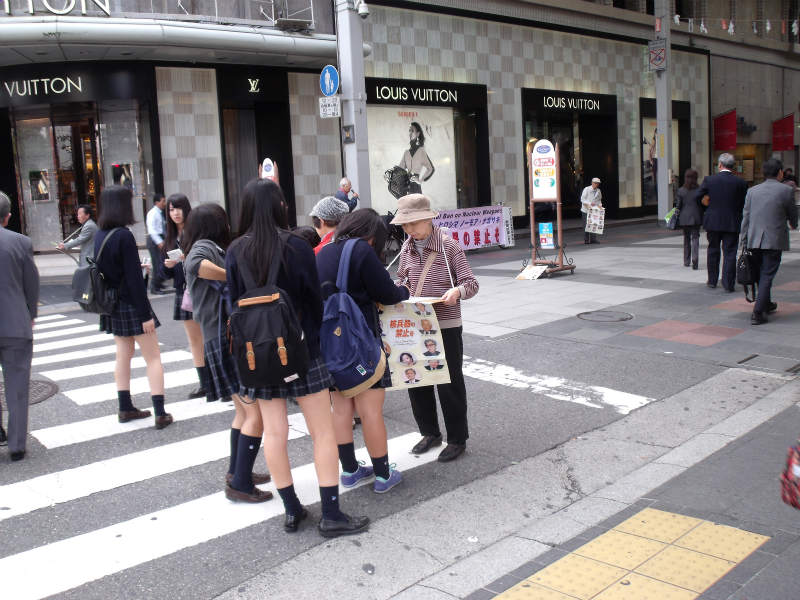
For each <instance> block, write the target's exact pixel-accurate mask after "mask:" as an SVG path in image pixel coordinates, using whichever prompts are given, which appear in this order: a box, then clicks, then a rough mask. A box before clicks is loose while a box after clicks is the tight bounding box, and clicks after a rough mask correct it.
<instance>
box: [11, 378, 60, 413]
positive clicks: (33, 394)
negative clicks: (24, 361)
mask: <svg viewBox="0 0 800 600" xmlns="http://www.w3.org/2000/svg"><path fill="white" fill-rule="evenodd" d="M56 392H58V386H57V385H56V384H55V383H53V382H52V381H42V380H40V379H31V391H30V394H29V397H30V402H29V404H38V403H39V402H42V401H43V400H47V399H48V398H49V397H50V396H52V395H53V394H55V393H56ZM0 396H2V397H3V399H4V400H5V397H6V384H5V383H4V382H2V381H0ZM3 410H8V408H7V407H6V403H5V402H3Z"/></svg>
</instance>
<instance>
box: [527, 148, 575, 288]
mask: <svg viewBox="0 0 800 600" xmlns="http://www.w3.org/2000/svg"><path fill="white" fill-rule="evenodd" d="M527 154H528V170H529V172H530V177H531V185H530V190H531V199H530V202H531V207H530V208H531V260H530V263H529V264H528V265H527V266H526V267H525V269H528V270H536V269H535V267H537V266H546V269H545V271H544V274H545V275H550V274H551V273H557V272H559V271H569V272H570V273H573V272H574V271H575V264H574V263H573V260H572V259H571V258H567V264H564V236H563V230H562V223H561V180H560V176H559V173H560V171H559V164H558V145H556V146H553V144H551V143H550V142H549V141H548V140H539V141H537V142H536V143H535V144H532V143H531V142H528V148H527ZM537 202H555V203H556V231H557V235H558V246H557V248H558V254H557V255H556V257H554V258H553V259H550V258H545V257H543V256H542V255H541V254H540V253H539V249H540V248H541V247H542V245H541V243H540V240H539V235H538V233H539V228H538V227H537V226H536V213H535V211H534V210H533V207H534V204H536V203H537ZM524 272H525V271H524V270H523V273H524ZM518 279H519V277H518Z"/></svg>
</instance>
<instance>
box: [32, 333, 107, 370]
mask: <svg viewBox="0 0 800 600" xmlns="http://www.w3.org/2000/svg"><path fill="white" fill-rule="evenodd" d="M109 341H113V340H112V339H111V338H109ZM116 352H117V345H116V344H111V345H110V346H98V347H97V348H86V349H85V350H74V351H73V352H62V353H61V354H50V355H49V356H35V357H34V358H33V361H32V362H31V366H34V367H39V366H42V365H52V364H55V363H60V362H72V361H75V360H81V359H82V358H91V357H93V356H103V355H104V354H115V353H116Z"/></svg>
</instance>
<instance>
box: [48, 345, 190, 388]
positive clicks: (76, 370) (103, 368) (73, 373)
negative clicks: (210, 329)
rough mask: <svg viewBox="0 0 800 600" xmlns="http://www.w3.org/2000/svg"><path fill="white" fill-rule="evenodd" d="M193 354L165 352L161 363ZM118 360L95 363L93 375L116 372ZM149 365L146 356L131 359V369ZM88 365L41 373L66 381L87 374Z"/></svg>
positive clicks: (186, 358)
mask: <svg viewBox="0 0 800 600" xmlns="http://www.w3.org/2000/svg"><path fill="white" fill-rule="evenodd" d="M191 359H192V354H191V353H190V352H186V350H172V351H171V352H164V353H163V354H161V364H163V365H166V364H169V363H175V362H180V361H183V360H191ZM115 364H116V361H113V360H109V361H106V362H101V363H95V364H93V365H92V366H91V373H92V375H98V374H100V373H113V372H114V365H115ZM145 366H147V365H146V364H145V362H144V358H142V357H141V356H136V357H134V359H133V360H132V361H131V369H141V368H143V367H145ZM86 372H87V371H86V366H85V365H81V366H79V367H66V368H63V369H55V370H52V371H40V372H39V375H44V376H45V377H47V378H48V379H52V380H53V381H66V380H67V379H76V378H78V377H85V376H86Z"/></svg>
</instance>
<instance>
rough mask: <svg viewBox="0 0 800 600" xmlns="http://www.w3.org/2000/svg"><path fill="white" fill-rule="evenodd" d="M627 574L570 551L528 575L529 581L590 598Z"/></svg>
mask: <svg viewBox="0 0 800 600" xmlns="http://www.w3.org/2000/svg"><path fill="white" fill-rule="evenodd" d="M626 573H627V571H626V570H625V569H620V568H617V567H612V566H611V565H604V564H602V563H599V562H597V561H595V560H591V559H588V558H584V557H582V556H578V555H577V554H568V555H567V556H565V557H564V558H562V559H559V560H557V561H556V562H554V563H553V564H552V565H550V566H547V567H545V568H544V569H542V570H541V571H539V572H538V573H534V574H533V575H531V576H530V577H528V581H531V582H533V583H539V584H541V585H543V586H545V587H548V588H550V589H553V590H558V591H559V592H563V593H565V594H567V595H568V596H573V597H575V598H579V599H580V600H589V599H590V598H592V597H593V596H595V595H597V594H599V593H600V592H601V591H603V590H604V589H605V588H607V587H608V586H609V585H611V584H612V583H614V582H615V581H616V580H617V579H619V578H620V577H622V576H623V575H625V574H626Z"/></svg>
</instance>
